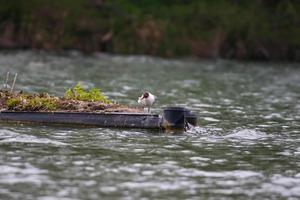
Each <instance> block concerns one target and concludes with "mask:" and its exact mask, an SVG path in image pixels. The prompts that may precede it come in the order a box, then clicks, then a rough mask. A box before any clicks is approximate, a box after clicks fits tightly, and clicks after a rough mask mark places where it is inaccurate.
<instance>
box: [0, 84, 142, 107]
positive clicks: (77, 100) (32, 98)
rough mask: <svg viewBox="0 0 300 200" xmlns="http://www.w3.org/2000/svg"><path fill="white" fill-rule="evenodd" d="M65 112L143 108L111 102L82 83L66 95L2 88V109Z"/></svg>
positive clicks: (98, 91) (0, 98)
mask: <svg viewBox="0 0 300 200" xmlns="http://www.w3.org/2000/svg"><path fill="white" fill-rule="evenodd" d="M3 110H4V111H7V110H8V111H39V112H42V111H64V112H142V111H143V110H142V109H138V108H130V107H128V106H124V105H120V104H116V103H112V102H110V101H109V100H108V99H107V98H106V97H104V96H103V95H102V94H101V92H100V90H99V89H97V88H92V89H91V90H89V91H85V90H84V89H82V88H81V86H80V84H77V85H76V86H75V87H73V88H70V89H68V90H67V91H66V92H65V95H64V97H56V96H50V95H49V94H47V93H41V94H29V93H24V92H10V91H6V90H0V111H3Z"/></svg>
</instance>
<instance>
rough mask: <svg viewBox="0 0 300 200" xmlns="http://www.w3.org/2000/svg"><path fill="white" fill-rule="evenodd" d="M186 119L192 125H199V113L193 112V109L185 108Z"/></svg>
mask: <svg viewBox="0 0 300 200" xmlns="http://www.w3.org/2000/svg"><path fill="white" fill-rule="evenodd" d="M185 121H186V122H188V123H189V124H191V125H192V126H197V115H195V114H193V113H192V111H190V110H189V109H186V108H185Z"/></svg>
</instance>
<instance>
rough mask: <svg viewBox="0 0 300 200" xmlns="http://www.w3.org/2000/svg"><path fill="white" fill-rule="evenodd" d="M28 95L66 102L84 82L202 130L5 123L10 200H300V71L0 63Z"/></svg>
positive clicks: (3, 149)
mask: <svg viewBox="0 0 300 200" xmlns="http://www.w3.org/2000/svg"><path fill="white" fill-rule="evenodd" d="M7 71H10V72H11V73H18V74H19V78H18V81H17V89H18V90H25V91H31V92H44V91H47V92H49V93H51V94H55V95H62V94H63V93H64V89H65V88H68V87H71V86H74V85H75V84H76V83H77V82H78V81H81V83H82V85H83V86H84V87H91V86H96V87H100V88H102V90H103V92H104V93H105V95H107V96H108V97H109V98H110V99H112V100H113V101H116V102H120V103H124V104H129V105H136V99H137V96H139V95H140V93H141V91H142V90H145V89H147V90H150V91H152V92H153V93H154V94H156V95H157V96H158V101H157V103H156V105H155V108H154V112H156V113H159V112H161V110H162V108H163V107H165V106H167V105H179V106H185V107H188V108H190V109H191V110H193V111H194V112H195V113H196V114H197V115H198V116H199V127H196V128H195V129H193V130H191V131H189V132H188V133H186V134H182V135H166V134H164V133H160V132H154V131H146V130H139V129H133V130H131V129H125V130H121V129H104V128H81V127H72V126H44V125H28V124H13V123H0V199H40V200H48V199H119V198H124V199H166V198H169V199H199V198H201V199H299V198H300V135H299V134H300V123H299V122H300V68H299V64H288V63H282V64H278V63H273V64H267V63H239V62H231V61H224V60H218V61H198V60H164V59H158V58H149V57H138V56H128V57H123V56H107V55H100V54H99V55H93V56H83V55H81V54H78V53H76V52H71V53H68V54H65V55H53V54H46V53H37V52H29V51H28V52H9V53H1V54H0V75H1V76H2V77H3V78H1V79H0V81H4V80H3V79H4V76H5V74H6V72H7Z"/></svg>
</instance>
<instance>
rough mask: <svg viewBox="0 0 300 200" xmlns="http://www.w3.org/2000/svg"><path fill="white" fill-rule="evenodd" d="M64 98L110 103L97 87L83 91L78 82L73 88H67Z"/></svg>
mask: <svg viewBox="0 0 300 200" xmlns="http://www.w3.org/2000/svg"><path fill="white" fill-rule="evenodd" d="M64 98H66V99H73V100H80V101H92V102H95V101H101V102H103V103H106V104H110V103H111V101H109V100H108V99H107V98H106V97H105V96H104V95H103V94H102V93H101V91H100V89H98V88H92V89H90V90H89V91H85V90H84V89H83V88H82V87H81V85H80V83H77V85H76V86H75V87H73V88H69V89H67V90H66V92H65V95H64Z"/></svg>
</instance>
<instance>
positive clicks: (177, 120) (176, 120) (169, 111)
mask: <svg viewBox="0 0 300 200" xmlns="http://www.w3.org/2000/svg"><path fill="white" fill-rule="evenodd" d="M185 113H186V109H185V108H182V107H167V108H165V109H164V112H163V127H164V128H165V129H170V130H184V129H185Z"/></svg>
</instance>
